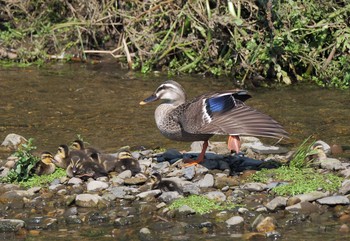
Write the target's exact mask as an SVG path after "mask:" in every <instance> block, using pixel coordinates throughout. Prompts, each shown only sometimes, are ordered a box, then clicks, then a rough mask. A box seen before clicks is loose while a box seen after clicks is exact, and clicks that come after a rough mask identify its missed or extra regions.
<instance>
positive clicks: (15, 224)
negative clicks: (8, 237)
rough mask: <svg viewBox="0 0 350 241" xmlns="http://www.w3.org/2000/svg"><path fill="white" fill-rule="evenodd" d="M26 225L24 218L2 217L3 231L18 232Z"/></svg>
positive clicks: (0, 222)
mask: <svg viewBox="0 0 350 241" xmlns="http://www.w3.org/2000/svg"><path fill="white" fill-rule="evenodd" d="M24 225H25V223H24V221H23V220H19V219H0V231H1V232H17V231H19V230H20V229H21V228H23V227H24Z"/></svg>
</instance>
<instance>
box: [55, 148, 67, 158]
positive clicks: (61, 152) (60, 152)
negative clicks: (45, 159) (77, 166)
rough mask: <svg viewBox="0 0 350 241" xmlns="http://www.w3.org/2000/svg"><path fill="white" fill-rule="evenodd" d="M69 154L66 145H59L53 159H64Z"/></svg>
mask: <svg viewBox="0 0 350 241" xmlns="http://www.w3.org/2000/svg"><path fill="white" fill-rule="evenodd" d="M68 154H69V148H68V146H67V145H60V146H59V147H58V149H57V154H56V155H55V159H56V160H57V158H59V159H64V158H67V157H68Z"/></svg>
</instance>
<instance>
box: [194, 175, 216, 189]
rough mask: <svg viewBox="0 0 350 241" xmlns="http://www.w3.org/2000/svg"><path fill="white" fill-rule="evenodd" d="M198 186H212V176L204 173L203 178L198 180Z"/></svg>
mask: <svg viewBox="0 0 350 241" xmlns="http://www.w3.org/2000/svg"><path fill="white" fill-rule="evenodd" d="M197 184H198V186H199V187H213V186H214V177H213V175H212V174H205V176H204V177H203V179H201V180H199V181H198V183H197Z"/></svg>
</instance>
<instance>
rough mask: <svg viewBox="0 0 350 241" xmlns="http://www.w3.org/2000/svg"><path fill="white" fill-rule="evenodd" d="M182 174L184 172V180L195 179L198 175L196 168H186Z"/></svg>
mask: <svg viewBox="0 0 350 241" xmlns="http://www.w3.org/2000/svg"><path fill="white" fill-rule="evenodd" d="M182 172H183V176H184V178H186V180H192V179H193V178H194V176H195V175H196V171H195V167H194V166H190V167H186V168H185V169H183V171H182Z"/></svg>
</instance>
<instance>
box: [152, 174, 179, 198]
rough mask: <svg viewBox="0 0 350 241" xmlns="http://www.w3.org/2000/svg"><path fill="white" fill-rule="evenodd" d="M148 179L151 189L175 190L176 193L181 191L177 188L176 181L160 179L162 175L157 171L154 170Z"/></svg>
mask: <svg viewBox="0 0 350 241" xmlns="http://www.w3.org/2000/svg"><path fill="white" fill-rule="evenodd" d="M150 181H151V183H152V189H160V190H162V191H164V192H171V191H177V192H178V193H180V194H181V193H182V190H181V189H180V188H179V186H178V185H177V183H176V182H174V181H172V180H162V176H161V175H160V174H159V173H158V172H154V173H153V174H152V175H151V177H150Z"/></svg>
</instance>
